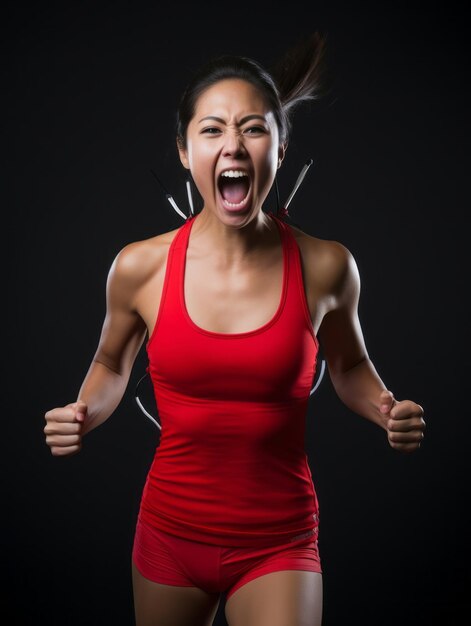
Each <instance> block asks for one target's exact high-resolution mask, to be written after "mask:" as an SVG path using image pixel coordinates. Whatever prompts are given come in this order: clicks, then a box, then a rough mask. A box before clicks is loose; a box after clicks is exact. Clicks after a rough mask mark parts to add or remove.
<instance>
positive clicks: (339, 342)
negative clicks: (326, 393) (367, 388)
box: [318, 250, 368, 375]
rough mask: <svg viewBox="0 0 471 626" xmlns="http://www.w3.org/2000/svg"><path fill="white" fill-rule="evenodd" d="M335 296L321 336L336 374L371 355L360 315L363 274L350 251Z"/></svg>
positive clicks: (339, 271) (344, 260)
mask: <svg viewBox="0 0 471 626" xmlns="http://www.w3.org/2000/svg"><path fill="white" fill-rule="evenodd" d="M332 296H333V297H332V301H333V303H334V304H333V306H332V307H331V308H330V310H329V311H328V312H327V313H326V314H325V316H324V318H323V320H322V323H321V325H320V328H319V332H318V337H319V342H320V344H321V346H322V350H323V353H324V356H325V359H326V361H327V364H328V366H329V372H330V373H331V374H333V375H335V374H336V373H339V374H340V373H342V372H345V371H347V370H349V369H351V368H352V367H354V366H355V365H357V364H358V363H360V362H361V361H363V360H364V359H365V358H368V353H367V349H366V345H365V340H364V337H363V331H362V328H361V324H360V319H359V315H358V303H359V298H360V276H359V273H358V268H357V265H356V262H355V260H354V258H353V256H352V255H351V254H350V253H349V252H348V251H347V250H345V254H344V258H343V260H342V263H341V264H340V263H339V268H338V271H337V272H336V279H335V281H334V284H333V285H332Z"/></svg>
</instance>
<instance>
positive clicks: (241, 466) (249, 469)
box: [140, 215, 318, 547]
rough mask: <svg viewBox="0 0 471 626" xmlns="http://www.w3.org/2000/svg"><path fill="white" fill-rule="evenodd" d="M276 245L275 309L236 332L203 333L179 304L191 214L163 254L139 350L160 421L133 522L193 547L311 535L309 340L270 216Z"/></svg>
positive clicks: (302, 303)
mask: <svg viewBox="0 0 471 626" xmlns="http://www.w3.org/2000/svg"><path fill="white" fill-rule="evenodd" d="M271 217H272V219H273V220H274V221H275V223H276V224H277V226H278V228H279V232H280V236H281V242H282V247H283V283H282V284H283V286H282V294H281V299H280V302H279V306H278V309H277V311H276V313H275V315H274V316H273V317H272V319H271V320H270V321H269V322H267V323H266V324H264V325H263V326H261V327H259V328H257V329H255V330H252V331H248V332H243V333H230V334H228V333H216V332H212V331H207V330H204V329H202V328H200V327H199V326H197V325H196V324H194V323H193V321H192V320H191V319H190V317H189V315H188V312H187V310H186V307H185V302H184V271H185V260H186V250H187V246H188V240H189V236H190V232H191V227H192V225H193V223H194V220H195V216H192V217H190V218H188V219H187V221H186V222H185V224H183V226H181V227H180V228H179V229H178V232H177V233H176V235H175V237H174V239H173V241H172V243H171V245H170V248H169V252H168V259H167V267H166V273H165V279H164V285H163V291H162V299H161V304H160V308H159V312H158V316H157V320H156V324H155V328H154V330H153V332H152V335H151V337H149V340H148V342H147V344H146V350H147V355H148V358H149V367H148V371H149V373H150V376H151V378H152V382H153V385H154V391H155V398H156V403H157V410H158V414H159V419H160V423H161V427H162V428H161V434H160V442H159V445H158V447H157V450H156V453H155V457H154V460H153V463H152V466H151V468H150V470H149V473H148V476H147V480H146V484H145V486H144V490H143V494H142V499H141V507H140V515H141V516H142V518H143V519H144V520H145V521H146V522H147V523H150V524H152V525H153V526H154V527H156V528H158V529H160V530H163V531H166V532H168V533H171V534H173V535H176V536H179V537H183V538H185V539H190V540H194V541H200V542H205V543H209V544H220V545H226V546H241V547H244V546H246V547H249V546H265V545H266V546H268V545H275V544H279V543H280V544H281V543H284V542H288V541H290V540H291V539H296V538H299V535H302V534H303V533H308V531H312V530H313V529H316V530H317V525H318V502H317V497H316V492H315V489H314V485H313V482H312V475H311V471H310V468H309V465H308V459H307V455H306V453H305V449H304V439H305V417H306V410H307V404H308V400H309V396H310V390H311V388H312V384H313V380H314V374H315V368H316V359H317V354H318V342H317V339H316V337H315V334H314V331H313V327H312V322H311V318H310V315H309V309H308V306H307V301H306V295H305V291H304V285H303V279H302V272H301V260H300V251H299V247H298V244H297V242H296V240H295V238H294V235H293V233H292V232H291V230H290V227H289V225H288V224H286V223H285V222H283V221H281V219H279V218H277V217H276V216H273V215H272V216H271Z"/></svg>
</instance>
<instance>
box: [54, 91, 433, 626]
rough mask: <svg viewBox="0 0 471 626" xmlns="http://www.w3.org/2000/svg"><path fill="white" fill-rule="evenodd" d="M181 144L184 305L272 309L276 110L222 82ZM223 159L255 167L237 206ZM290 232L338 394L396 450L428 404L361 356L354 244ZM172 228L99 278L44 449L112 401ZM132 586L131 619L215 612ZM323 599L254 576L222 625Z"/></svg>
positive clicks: (195, 620) (151, 313) (152, 309)
mask: <svg viewBox="0 0 471 626" xmlns="http://www.w3.org/2000/svg"><path fill="white" fill-rule="evenodd" d="M177 149H178V153H179V156H180V160H181V162H182V165H183V166H184V167H185V168H187V169H190V171H191V175H192V177H193V179H194V181H195V183H196V185H197V186H198V189H199V191H200V193H201V195H202V197H203V199H204V208H203V210H202V211H201V213H200V214H198V216H197V217H196V218H195V223H194V224H193V228H192V231H191V236H190V240H189V245H188V251H187V265H186V272H185V285H184V292H185V302H186V306H187V310H188V313H189V315H190V317H191V319H192V320H193V321H194V322H195V323H196V324H197V325H198V326H200V327H202V328H204V329H207V330H211V331H214V332H219V333H237V332H246V331H249V330H253V329H255V328H258V327H259V326H262V325H263V324H265V323H266V322H267V321H268V320H269V319H271V317H272V316H273V315H274V313H275V311H276V308H277V306H278V303H279V300H280V293H281V280H282V249H281V241H280V236H279V233H278V230H277V227H276V224H274V223H273V221H272V220H271V219H270V218H269V217H268V216H267V215H265V214H264V213H263V212H262V204H263V202H264V200H265V198H266V196H267V195H268V192H269V189H270V187H271V186H272V184H273V180H274V176H275V174H276V170H277V168H279V167H280V165H281V163H282V160H283V157H284V154H285V150H286V145H280V143H279V135H278V128H277V126H276V124H275V121H274V117H273V114H272V113H271V112H270V110H268V108H267V106H266V103H265V101H264V99H263V97H262V96H261V95H260V93H259V92H258V91H257V90H256V89H255V88H254V87H253V86H252V85H251V84H249V83H246V82H244V81H241V80H239V79H237V80H227V79H226V80H223V81H220V82H219V83H217V84H216V85H213V86H212V87H210V88H208V89H207V90H206V91H204V92H203V93H202V94H201V95H200V98H199V100H198V102H197V106H196V111H195V115H194V117H193V119H192V121H191V123H190V125H189V128H188V132H187V137H186V142H185V145H180V144H178V145H177ZM228 168H232V169H236V170H244V171H245V172H247V173H248V175H249V178H250V190H249V192H248V195H247V197H246V200H245V201H244V202H243V203H242V205H241V210H240V211H238V212H231V211H228V210H227V205H226V204H225V203H224V200H223V198H222V196H221V193H220V192H219V190H218V178H219V175H220V173H221V172H222V171H223V170H226V169H228ZM292 231H293V233H294V235H295V237H296V240H297V242H298V245H299V248H300V251H301V259H302V267H303V277H304V285H305V291H306V297H307V302H308V306H309V310H310V313H311V319H312V324H313V328H314V331H315V333H316V334H317V336H318V338H319V341H320V343H321V345H322V348H323V352H324V356H325V359H326V362H327V366H328V370H329V375H330V378H331V381H332V384H333V386H334V388H335V390H336V392H337V394H338V396H339V397H340V399H341V400H342V401H343V402H344V403H345V405H346V406H348V407H349V408H350V409H351V410H352V411H354V412H355V413H357V414H358V415H360V416H362V417H365V418H366V419H368V420H371V421H372V422H374V423H375V424H377V425H378V426H379V427H380V428H382V429H383V430H384V431H385V434H386V436H387V439H388V442H389V444H390V445H391V446H392V447H393V448H394V449H396V450H398V451H400V452H412V451H414V450H417V449H418V448H419V447H420V443H421V441H422V438H423V434H424V429H425V421H424V419H423V409H422V407H421V406H420V405H418V404H417V403H415V402H413V401H411V400H402V401H398V400H397V399H395V398H394V395H393V393H392V391H391V390H388V389H386V387H385V385H384V383H383V382H382V380H381V378H380V376H379V375H378V373H377V372H376V370H375V367H374V365H373V363H372V362H371V361H370V359H369V357H368V352H367V349H366V346H365V341H364V337H363V333H362V329H361V325H360V321H359V319H358V302H359V297H360V277H359V274H358V269H357V265H356V263H355V260H354V258H353V256H352V254H351V253H350V252H349V251H348V250H347V249H346V248H345V246H343V245H342V244H340V243H338V242H335V241H326V240H321V239H318V238H316V237H313V236H311V235H308V234H306V233H304V232H302V231H301V230H299V229H297V228H294V227H292ZM176 232H177V231H176V230H173V231H170V232H167V233H163V234H160V235H157V236H155V237H152V238H150V239H146V240H144V241H138V242H133V243H130V244H128V245H127V246H125V247H124V248H123V249H122V250H121V251H120V252H119V253H118V254H117V256H116V258H115V260H114V262H113V264H112V267H111V268H110V272H109V276H108V281H107V287H106V298H107V312H106V317H105V320H104V324H103V328H102V333H101V337H100V340H99V344H98V347H97V350H96V353H95V355H94V357H93V360H92V362H91V365H90V368H89V370H88V372H87V374H86V376H85V379H84V381H83V384H82V386H81V389H80V392H79V394H78V398H77V400H76V401H75V402H72V403H70V404H69V405H67V406H66V407H58V408H54V409H52V410H50V411H48V412H47V413H46V414H45V419H46V427H45V429H44V431H45V435H46V443H47V444H48V445H49V446H50V448H51V452H52V454H53V455H56V456H66V455H70V454H75V453H76V452H78V451H79V450H80V448H81V445H82V437H83V436H84V435H85V434H86V433H87V432H89V431H90V430H92V429H93V428H96V427H97V426H98V425H100V424H101V423H103V422H104V421H105V420H106V419H107V418H108V417H109V416H110V415H111V414H112V413H113V411H114V410H115V409H116V407H117V406H118V404H119V402H120V401H121V399H122V396H123V394H124V391H125V389H126V387H127V383H128V380H129V376H130V373H131V370H132V367H133V364H134V360H135V358H136V356H137V353H138V351H139V349H140V348H141V346H142V344H143V342H144V340H145V338H146V336H150V335H151V334H152V331H153V328H154V323H155V320H156V317H157V311H158V309H159V305H160V296H161V292H162V286H163V281H164V276H165V269H166V260H167V254H168V250H169V246H170V244H171V242H172V240H173V237H174V236H175V234H176ZM201 276H204V277H205V280H204V281H201ZM133 585H134V597H135V606H136V619H137V624H138V626H150V625H155V626H158V625H160V624H162V625H163V624H165V625H166V626H171V625H172V624H174V625H175V626H179V625H180V624H181V625H182V626H183V625H185V626H187V625H188V624H190V623H191V624H192V625H193V624H194V625H196V624H211V623H212V619H213V618H214V615H215V611H216V609H217V604H218V602H219V598H218V596H217V595H216V596H214V594H206V593H205V592H204V591H202V590H197V589H196V588H185V587H168V586H166V585H159V584H156V583H151V582H150V581H147V580H146V579H144V578H143V577H142V576H141V575H140V574H139V573H138V572H137V571H136V570H135V568H134V567H133ZM274 598H276V602H274ZM321 612H322V577H321V575H320V574H315V573H313V572H299V571H285V572H275V573H271V574H267V575H265V576H262V577H260V578H258V579H255V580H254V581H251V582H250V583H248V584H247V585H245V586H244V587H242V588H241V589H239V590H238V591H237V592H236V593H235V594H234V595H233V596H232V597H231V598H230V600H229V601H228V603H227V606H226V615H227V619H228V622H229V624H230V626H239V625H241V626H242V625H243V626H265V624H267V625H268V624H270V626H278V625H279V626H282V625H283V626H286V625H287V624H290V625H293V626H318V625H320V622H321Z"/></svg>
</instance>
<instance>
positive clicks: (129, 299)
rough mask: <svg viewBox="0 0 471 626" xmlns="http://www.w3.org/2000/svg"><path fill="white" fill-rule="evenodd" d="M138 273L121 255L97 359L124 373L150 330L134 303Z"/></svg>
mask: <svg viewBox="0 0 471 626" xmlns="http://www.w3.org/2000/svg"><path fill="white" fill-rule="evenodd" d="M136 283H137V279H136V275H135V271H133V268H132V267H130V264H129V262H128V261H127V259H126V258H125V255H122V254H118V256H117V257H116V259H115V260H114V262H113V265H112V266H111V269H110V271H109V274H108V279H107V284H106V315H105V319H104V322H103V327H102V330H101V335H100V340H99V344H98V348H97V351H96V353H95V357H94V360H95V361H99V362H100V363H103V364H104V365H106V366H107V367H109V368H110V369H112V370H113V371H115V372H117V373H119V374H122V373H123V372H129V371H130V369H131V368H132V365H133V363H134V360H135V358H136V356H137V353H138V351H139V349H140V347H141V346H142V343H143V341H144V338H145V335H146V332H147V329H146V325H145V323H144V321H143V319H142V317H141V316H140V315H139V314H138V313H137V311H136V309H135V308H134V306H133V301H134V294H135V292H136V288H137V287H136Z"/></svg>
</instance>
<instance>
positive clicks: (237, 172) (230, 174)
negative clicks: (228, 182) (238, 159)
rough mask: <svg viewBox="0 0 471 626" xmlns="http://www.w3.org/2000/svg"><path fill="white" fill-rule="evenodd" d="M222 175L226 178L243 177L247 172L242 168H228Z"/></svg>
mask: <svg viewBox="0 0 471 626" xmlns="http://www.w3.org/2000/svg"><path fill="white" fill-rule="evenodd" d="M221 176H225V177H226V178H242V177H243V176H247V172H243V171H242V170H226V171H225V172H222V174H221Z"/></svg>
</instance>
